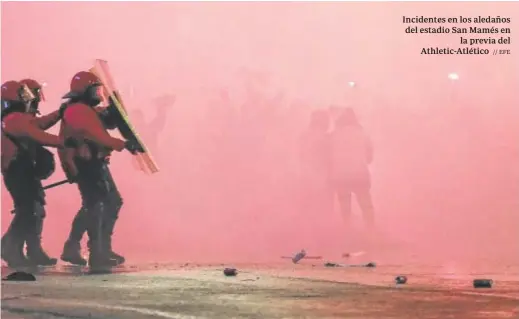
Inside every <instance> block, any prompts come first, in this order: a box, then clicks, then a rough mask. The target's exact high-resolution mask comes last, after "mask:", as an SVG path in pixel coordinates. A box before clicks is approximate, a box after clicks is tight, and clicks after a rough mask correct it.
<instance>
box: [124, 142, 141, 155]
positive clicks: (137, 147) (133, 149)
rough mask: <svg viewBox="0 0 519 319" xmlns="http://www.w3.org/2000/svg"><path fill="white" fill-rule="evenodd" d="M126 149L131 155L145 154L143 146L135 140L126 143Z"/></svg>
mask: <svg viewBox="0 0 519 319" xmlns="http://www.w3.org/2000/svg"><path fill="white" fill-rule="evenodd" d="M124 148H126V149H127V150H128V151H129V152H130V153H132V154H134V155H135V154H137V153H144V149H143V148H142V146H141V144H139V142H137V141H135V140H127V141H126V142H125V143H124Z"/></svg>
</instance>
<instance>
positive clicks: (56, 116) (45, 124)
mask: <svg viewBox="0 0 519 319" xmlns="http://www.w3.org/2000/svg"><path fill="white" fill-rule="evenodd" d="M59 120H60V111H59V110H56V111H54V112H52V113H50V114H47V115H44V116H40V117H36V118H34V121H35V122H36V124H37V125H38V127H39V128H41V129H42V130H48V129H49V128H51V127H53V126H54V125H56V123H58V121H59Z"/></svg>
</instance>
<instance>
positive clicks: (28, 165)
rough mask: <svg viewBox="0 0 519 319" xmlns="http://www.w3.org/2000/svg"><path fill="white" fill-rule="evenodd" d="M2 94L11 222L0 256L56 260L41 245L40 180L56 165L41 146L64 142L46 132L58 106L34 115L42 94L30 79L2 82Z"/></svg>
mask: <svg viewBox="0 0 519 319" xmlns="http://www.w3.org/2000/svg"><path fill="white" fill-rule="evenodd" d="M1 94H2V95H1V97H2V175H3V178H4V184H5V186H6V188H7V190H8V191H9V194H10V195H11V197H12V199H13V203H14V207H15V208H14V210H13V213H14V218H13V220H12V221H11V225H10V226H9V229H8V230H7V232H6V233H5V235H4V236H3V237H2V259H4V260H5V261H6V262H7V264H8V265H9V266H11V267H18V266H27V265H47V266H49V265H55V264H56V262H57V259H56V258H51V257H49V256H48V255H47V253H46V252H45V251H44V250H43V248H42V246H41V234H42V229H43V220H44V218H45V208H44V206H45V191H44V190H43V186H42V183H41V180H43V179H46V178H48V177H49V176H50V175H51V174H52V173H53V172H54V169H55V162H54V157H53V155H52V153H50V152H49V151H48V150H46V149H45V148H44V147H43V146H52V147H60V148H61V147H63V146H64V145H63V143H62V140H61V139H60V138H59V137H58V136H55V135H52V134H48V133H46V132H45V130H46V129H49V128H50V127H52V126H53V125H54V124H56V123H57V122H58V121H59V120H60V112H59V110H58V111H55V112H52V113H50V114H48V115H46V116H42V117H36V113H37V111H38V105H39V102H40V101H41V100H42V99H43V94H42V93H41V86H40V85H39V84H38V82H36V81H34V80H30V79H26V80H23V81H22V82H16V81H9V82H6V83H4V84H3V85H2V87H1ZM25 243H27V258H26V257H25V255H24V252H23V247H24V244H25Z"/></svg>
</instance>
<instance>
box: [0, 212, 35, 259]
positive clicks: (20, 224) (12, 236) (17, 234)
mask: <svg viewBox="0 0 519 319" xmlns="http://www.w3.org/2000/svg"><path fill="white" fill-rule="evenodd" d="M23 217H24V216H23V215H21V214H14V217H13V220H12V221H11V224H10V225H9V229H8V230H7V232H6V233H5V235H4V236H3V237H2V243H1V245H2V259H3V260H4V261H5V262H6V263H7V266H9V267H11V268H18V267H27V266H30V265H31V264H30V262H29V260H27V258H25V255H24V254H23V245H24V244H25V237H24V231H23V230H24V224H25V220H24V218H23Z"/></svg>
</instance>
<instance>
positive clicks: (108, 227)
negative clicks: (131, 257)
mask: <svg viewBox="0 0 519 319" xmlns="http://www.w3.org/2000/svg"><path fill="white" fill-rule="evenodd" d="M114 227H115V220H114V219H113V218H112V219H110V220H107V221H106V224H105V230H104V236H105V244H106V247H105V249H106V251H107V252H108V256H110V258H111V259H113V260H115V262H116V263H117V265H121V264H124V262H125V261H126V259H125V258H124V257H123V256H121V255H119V254H118V253H116V252H114V251H113V249H112V235H113V231H114Z"/></svg>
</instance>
